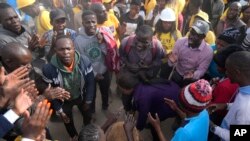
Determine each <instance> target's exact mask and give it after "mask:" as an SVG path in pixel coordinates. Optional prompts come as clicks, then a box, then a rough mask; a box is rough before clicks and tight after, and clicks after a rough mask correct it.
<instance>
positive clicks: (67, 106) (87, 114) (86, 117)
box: [62, 96, 91, 137]
mask: <svg viewBox="0 0 250 141" xmlns="http://www.w3.org/2000/svg"><path fill="white" fill-rule="evenodd" d="M84 103H85V102H84V100H83V99H82V97H81V96H80V97H79V98H77V99H73V100H70V101H65V102H64V104H63V106H62V108H63V111H64V112H65V114H66V115H67V116H68V117H69V119H70V122H69V123H64V125H65V127H66V130H67V132H68V134H69V135H70V137H74V136H78V132H77V131H76V128H75V125H74V120H73V114H72V108H73V106H75V105H76V106H77V107H78V109H79V111H80V112H81V114H82V117H83V118H82V120H83V124H84V125H88V124H89V123H90V122H91V111H90V108H89V109H88V110H86V111H84V110H83V106H84Z"/></svg>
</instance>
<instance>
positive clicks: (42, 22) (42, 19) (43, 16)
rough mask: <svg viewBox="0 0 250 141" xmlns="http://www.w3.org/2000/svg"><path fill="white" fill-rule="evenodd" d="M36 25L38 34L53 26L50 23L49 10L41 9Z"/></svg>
mask: <svg viewBox="0 0 250 141" xmlns="http://www.w3.org/2000/svg"><path fill="white" fill-rule="evenodd" d="M36 27H37V34H38V35H40V36H41V35H43V34H44V33H45V32H47V31H48V30H51V29H52V28H53V26H52V25H51V24H50V18H49V11H47V10H44V11H41V13H40V15H39V16H38V17H37V18H36Z"/></svg>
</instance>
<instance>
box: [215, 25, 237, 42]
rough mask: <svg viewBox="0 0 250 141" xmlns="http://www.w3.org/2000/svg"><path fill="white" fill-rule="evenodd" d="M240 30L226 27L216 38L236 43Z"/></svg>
mask: <svg viewBox="0 0 250 141" xmlns="http://www.w3.org/2000/svg"><path fill="white" fill-rule="evenodd" d="M240 34H241V33H240V30H239V29H237V28H228V29H226V30H224V31H223V32H222V33H221V34H220V35H219V36H218V39H220V40H223V41H225V42H227V43H228V44H234V43H237V41H238V38H239V36H240Z"/></svg>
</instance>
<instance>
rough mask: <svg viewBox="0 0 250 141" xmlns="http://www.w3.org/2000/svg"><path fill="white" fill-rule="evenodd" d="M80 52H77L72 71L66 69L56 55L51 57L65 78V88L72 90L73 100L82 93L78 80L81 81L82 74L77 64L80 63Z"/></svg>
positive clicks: (52, 62)
mask: <svg viewBox="0 0 250 141" xmlns="http://www.w3.org/2000/svg"><path fill="white" fill-rule="evenodd" d="M79 61H80V54H79V53H78V52H76V53H75V59H74V64H73V65H74V66H73V70H72V72H69V71H67V70H66V69H65V67H64V66H63V64H62V63H61V61H60V60H59V59H58V57H57V56H56V55H54V56H53V57H52V58H51V64H52V65H54V66H55V67H57V68H58V69H59V70H60V72H61V74H62V79H63V88H64V89H65V90H66V91H68V92H70V96H71V100H72V99H76V98H78V97H79V96H80V95H81V91H80V89H81V84H80V83H77V82H81V74H80V71H79V67H78V65H76V64H79Z"/></svg>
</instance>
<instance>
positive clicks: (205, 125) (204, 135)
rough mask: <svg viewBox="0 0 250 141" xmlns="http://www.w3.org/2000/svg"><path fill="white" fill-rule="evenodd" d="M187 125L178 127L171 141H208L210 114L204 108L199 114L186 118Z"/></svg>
mask: <svg viewBox="0 0 250 141" xmlns="http://www.w3.org/2000/svg"><path fill="white" fill-rule="evenodd" d="M185 123H186V124H185V125H184V126H183V127H180V128H178V129H177V131H176V132H175V134H174V137H173V138H172V139H171V141H184V140H185V141H207V139H208V129H209V115H208V112H207V110H203V111H201V112H200V113H199V115H197V116H195V117H191V118H186V119H185Z"/></svg>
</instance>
